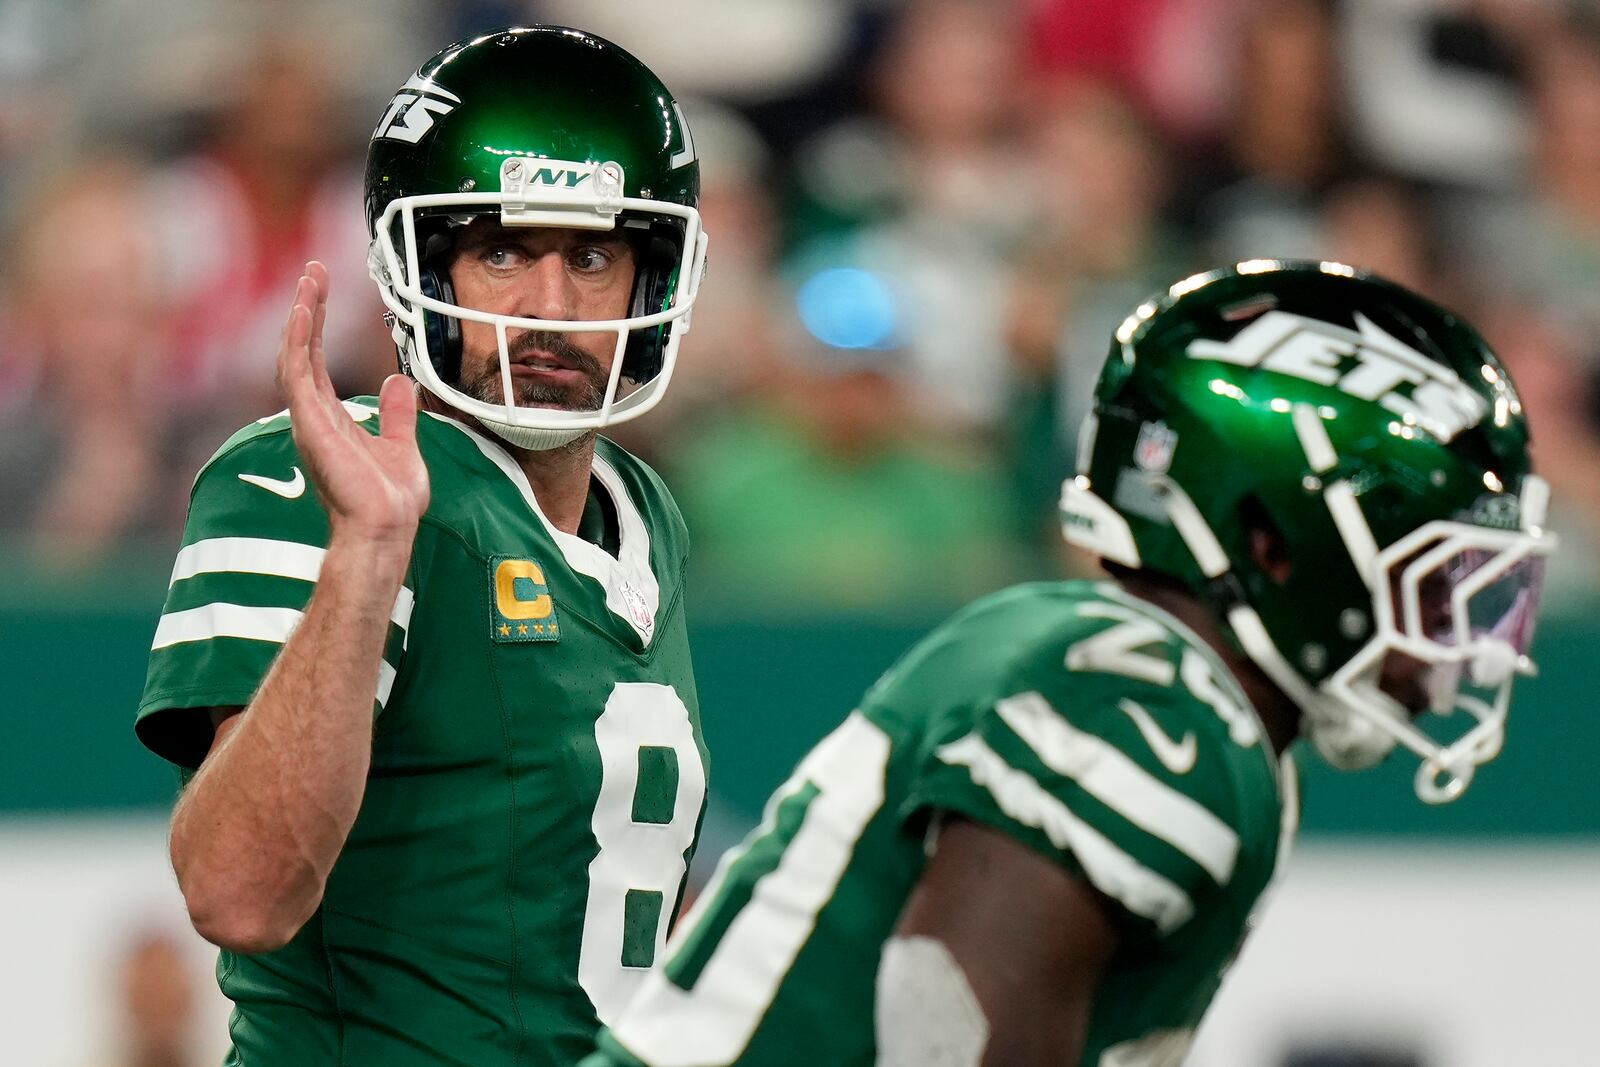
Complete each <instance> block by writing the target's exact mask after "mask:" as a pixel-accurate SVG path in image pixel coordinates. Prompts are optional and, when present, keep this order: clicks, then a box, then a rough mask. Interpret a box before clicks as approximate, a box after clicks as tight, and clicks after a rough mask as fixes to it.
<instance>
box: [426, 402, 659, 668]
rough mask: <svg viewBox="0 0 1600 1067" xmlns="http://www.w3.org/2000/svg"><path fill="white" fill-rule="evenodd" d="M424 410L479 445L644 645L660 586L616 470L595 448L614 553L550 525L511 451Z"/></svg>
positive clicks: (651, 632) (639, 519)
mask: <svg viewBox="0 0 1600 1067" xmlns="http://www.w3.org/2000/svg"><path fill="white" fill-rule="evenodd" d="M423 414H424V415H427V416H429V417H430V418H434V419H437V420H438V421H440V422H442V423H446V424H448V425H449V426H451V427H453V428H455V429H457V430H459V431H460V432H461V433H463V434H465V435H466V436H467V438H468V439H469V440H471V441H472V443H473V444H475V445H477V446H478V451H480V452H482V453H483V455H484V458H486V459H487V460H489V462H491V463H493V464H494V465H495V466H496V467H499V468H500V471H501V473H503V474H504V475H505V476H506V478H508V479H509V480H510V481H511V484H512V485H514V486H516V487H517V491H518V492H519V493H521V494H522V499H523V501H524V503H526V504H527V505H528V510H529V511H531V512H533V515H534V517H535V518H537V519H538V520H539V522H540V523H541V524H542V525H543V526H544V528H545V531H546V532H547V533H548V534H549V535H550V539H551V540H552V541H554V542H555V544H556V547H557V548H559V549H560V550H561V555H562V556H563V557H565V559H566V561H567V565H568V566H570V567H571V568H572V569H573V570H575V571H577V572H578V573H579V574H584V575H587V576H589V577H590V578H593V579H594V580H595V581H596V582H598V583H599V584H600V587H601V588H602V589H604V590H605V594H606V607H607V608H609V609H610V610H611V613H612V614H613V615H615V616H616V617H617V618H619V619H621V620H622V621H623V622H625V623H627V624H628V626H629V627H630V628H631V629H632V630H633V632H634V633H635V634H637V635H638V636H639V640H640V642H641V643H642V644H643V645H644V646H645V647H646V648H648V647H649V646H650V640H651V638H653V637H654V636H655V628H656V615H657V613H658V612H659V611H660V608H661V585H660V583H659V582H657V581H656V575H655V571H654V570H652V569H651V566H650V530H649V527H647V526H646V525H645V521H644V516H642V515H640V514H639V509H638V507H637V506H635V504H634V502H633V498H632V497H631V496H629V495H628V487H627V485H626V484H625V483H624V482H623V480H622V476H621V475H619V474H618V473H617V471H616V469H615V468H613V467H612V466H611V464H610V463H608V462H606V460H605V458H604V457H603V456H601V455H600V454H599V453H598V452H597V453H595V456H594V466H593V474H594V478H595V480H596V481H597V482H599V483H600V485H601V487H602V488H603V489H604V490H605V492H606V493H608V494H609V495H610V496H611V499H612V502H613V503H615V505H616V508H617V526H618V530H619V533H620V539H619V540H620V543H619V545H618V551H617V555H616V556H612V555H611V553H609V552H607V551H606V550H605V549H603V548H601V547H600V546H599V545H596V544H593V543H591V542H589V541H585V540H584V539H583V538H581V537H579V536H577V535H576V534H569V533H567V532H566V531H565V530H560V529H557V528H556V527H555V526H554V525H552V524H551V522H550V520H549V519H548V518H546V517H545V514H544V512H543V511H542V510H540V508H539V501H538V499H537V498H536V497H535V496H534V493H533V486H532V485H531V484H529V482H528V476H527V475H526V474H524V473H523V470H522V468H521V467H519V466H518V465H517V461H516V460H515V459H513V458H512V457H511V454H510V453H509V452H507V451H506V450H505V449H504V448H502V447H501V446H500V445H499V444H498V443H496V442H494V441H491V440H490V439H489V438H487V437H485V436H484V435H483V434H481V433H478V432H477V431H476V430H473V429H472V428H471V427H468V426H466V425H463V424H462V423H460V422H458V421H457V420H455V419H452V418H450V417H449V416H448V415H441V414H439V413H438V412H434V411H426V410H424V411H423Z"/></svg>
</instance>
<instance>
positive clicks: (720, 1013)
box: [583, 582, 1295, 1067]
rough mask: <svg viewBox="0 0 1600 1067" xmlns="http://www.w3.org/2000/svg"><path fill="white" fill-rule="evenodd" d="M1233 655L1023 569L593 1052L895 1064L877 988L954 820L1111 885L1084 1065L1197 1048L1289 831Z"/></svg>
mask: <svg viewBox="0 0 1600 1067" xmlns="http://www.w3.org/2000/svg"><path fill="white" fill-rule="evenodd" d="M1280 773H1284V772H1280V770H1279V768H1278V765H1277V760H1276V759H1275V758H1274V757H1273V754H1272V751H1271V748H1270V745H1269V744H1268V742H1267V741H1266V740H1265V738H1264V736H1263V731H1262V728H1261V725H1260V723H1259V720H1258V719H1257V717H1256V715H1255V712H1254V710H1253V709H1252V708H1251V707H1250V705H1249V703H1248V702H1247V701H1246V699H1245V696H1244V694H1243V692H1242V691H1241V690H1240V688H1239V686H1238V684H1237V682H1236V681H1235V679H1233V678H1232V677H1231V676H1230V675H1229V673H1228V672H1227V670H1226V669H1225V668H1224V666H1223V665H1222V663H1221V661H1220V660H1219V659H1218V658H1217V656H1216V655H1215V654H1214V653H1213V652H1212V650H1211V649H1210V648H1209V647H1207V646H1206V645H1205V644H1204V643H1203V642H1202V641H1201V640H1200V639H1199V638H1197V637H1196V636H1194V634H1193V633H1192V632H1190V631H1188V630H1187V629H1185V628H1184V626H1183V625H1182V624H1181V623H1179V622H1178V621H1177V620H1175V619H1173V618H1172V617H1171V616H1169V615H1167V614H1165V613H1164V612H1161V611H1160V610H1158V609H1156V608H1154V607H1152V606H1150V605H1148V604H1146V603H1144V602H1142V601H1139V600H1136V599H1134V598H1133V597H1131V596H1128V595H1126V594H1124V593H1122V592H1121V591H1119V590H1118V589H1117V588H1116V587H1114V586H1112V585H1108V584H1094V583H1088V582H1061V583H1051V584H1037V585H1025V586H1018V587H1015V588H1013V589H1010V590H1007V591H1005V592H1002V593H998V594H996V595H994V596H991V597H988V598H986V599H984V600H981V601H979V602H977V603H976V604H973V605H971V606H970V607H968V608H967V609H965V610H964V611H962V612H961V613H959V614H957V615H956V616H955V617H954V618H953V619H951V620H950V621H949V622H947V623H945V624H944V625H943V626H941V627H939V628H938V629H937V630H935V631H934V632H933V633H932V634H931V635H929V636H928V637H927V638H926V639H924V640H923V641H921V642H920V643H919V644H918V645H917V646H916V647H915V648H914V649H913V650H912V651H911V652H910V653H908V654H907V655H906V656H905V657H904V658H903V659H902V660H901V662H900V663H898V664H897V665H896V666H895V667H894V668H892V669H891V670H890V671H889V672H888V673H887V674H886V675H885V676H884V677H883V679H882V680H881V681H880V682H879V683H878V684H877V685H876V686H875V687H874V688H873V689H872V690H871V692H870V693H868V695H867V696H866V698H865V700H864V701H863V703H862V705H861V707H860V709H859V710H857V711H856V712H854V713H852V714H851V715H850V716H849V718H847V719H846V720H845V722H844V724H843V725H842V726H840V727H839V728H838V729H837V730H835V731H834V732H833V733H832V734H831V735H830V736H829V737H828V738H827V739H825V740H824V741H823V742H822V743H821V744H820V745H819V746H818V747H817V748H816V749H814V750H813V751H812V752H811V754H810V755H808V756H807V757H806V758H805V760H804V761H803V762H802V763H801V764H800V766H799V768H798V769H797V770H796V771H795V773H794V775H793V777H791V778H790V780H789V781H788V782H787V783H786V784H785V785H783V786H782V787H781V788H780V789H779V790H778V791H777V793H776V794H775V795H774V796H773V797H772V799H771V801H770V802H769V803H768V806H767V810H766V815H765V818H764V819H763V821H762V824H761V826H760V827H758V828H757V829H756V830H755V832H754V833H753V834H752V835H751V837H750V839H749V840H748V841H746V842H745V843H744V844H743V845H741V846H740V847H739V848H737V849H735V850H733V851H732V852H730V853H729V854H728V855H727V856H726V857H724V858H723V860H722V863H721V865H720V866H719V868H718V871H717V874H716V877H715V879H714V881H713V883H712V885H711V886H710V887H708V888H707V890H706V893H705V894H704V896H703V897H702V898H701V901H700V902H699V903H697V904H696V906H695V908H694V910H693V912H692V913H691V914H690V916H689V917H688V918H687V919H686V920H685V921H684V924H683V927H682V929H681V930H680V931H679V932H678V933H676V934H674V937H673V940H672V942H671V944H670V945H669V948H668V958H667V961H666V963H665V964H664V966H663V967H662V969H661V970H659V971H657V972H656V973H654V974H653V975H651V976H650V977H649V978H648V979H646V981H645V983H644V985H643V988H642V989H641V990H640V993H639V995H638V997H637V999H635V1000H634V1001H633V1002H632V1003H631V1004H630V1005H629V1007H628V1009H627V1010H626V1011H625V1012H624V1013H623V1016H622V1018H621V1020H620V1021H618V1022H616V1023H613V1024H611V1028H610V1029H609V1030H607V1031H605V1032H603V1033H602V1034H601V1038H600V1043H599V1049H600V1051H598V1052H596V1053H595V1054H594V1055H593V1056H592V1057H590V1058H589V1059H586V1060H585V1061H584V1062H583V1067H619V1065H627V1067H637V1065H640V1064H647V1065H649V1067H710V1065H717V1067H721V1065H726V1064H735V1063H737V1064H761V1065H778V1064H795V1065H805V1067H815V1065H816V1064H828V1065H829V1067H851V1065H870V1064H872V1063H873V1062H874V1057H875V1049H874V1033H873V1002H874V981H875V979H876V975H877V970H878V963H879V958H880V955H881V952H882V946H883V944H884V942H885V940H886V939H887V938H888V937H889V936H890V935H891V933H892V932H893V930H894V928H895V926H896V924H897V921H898V919H899V916H900V912H901V909H902V907H903V906H904V904H905V901H906V899H907V897H908V896H909V895H910V893H911V890H912V889H913V888H914V886H915V885H916V883H917V880H918V878H919V876H920V875H921V872H922V870H923V867H924V865H925V863H926V851H925V841H926V839H927V835H928V832H929V828H930V826H931V825H932V823H933V820H934V819H935V818H936V817H937V816H939V815H940V814H941V813H947V814H949V815H954V816H960V817H962V818H967V819H973V820H977V821H978V822H981V823H984V824H987V825H989V826H993V827H997V828H999V829H1000V830H1002V831H1003V832H1005V833H1007V834H1010V835H1012V836H1013V837H1014V838H1016V839H1017V840H1018V841H1021V842H1023V843H1024V844H1025V845H1027V846H1028V847H1030V848H1033V849H1036V850H1038V851H1039V852H1040V853H1042V854H1043V855H1045V856H1047V857H1049V858H1050V859H1051V860H1053V861H1055V862H1057V863H1059V864H1060V865H1061V866H1062V867H1064V868H1066V869H1067V870H1068V871H1071V872H1072V873H1073V874H1074V875H1076V876H1078V877H1081V878H1083V879H1085V880H1086V881H1088V882H1089V883H1090V884H1092V885H1093V886H1095V887H1096V888H1097V889H1098V890H1099V891H1100V892H1101V893H1102V894H1104V896H1105V897H1106V899H1107V900H1109V901H1110V902H1111V904H1112V906H1113V911H1114V914H1115V918H1116V922H1117V924H1118V926H1119V929H1120V933H1121V941H1120V945H1119V947H1118V949H1117V952H1116V953H1115V956H1114V958H1113V959H1112V961H1111V963H1110V965H1109V968H1108V970H1107V972H1106V974H1105V977H1104V978H1103V980H1102V982H1101V984H1100V987H1099V990H1098V993H1097V995H1096V998H1095V1005H1094V1008H1093V1012H1092V1017H1091V1020H1090V1024H1089V1034H1088V1043H1087V1048H1086V1051H1085V1054H1084V1056H1083V1058H1082V1060H1081V1061H1080V1063H1081V1064H1083V1065H1085V1067H1090V1065H1092V1067H1154V1065H1167V1064H1176V1063H1177V1062H1179V1061H1180V1059H1181V1058H1182V1056H1183V1053H1184V1050H1185V1049H1186V1048H1187V1047H1188V1045H1189V1042H1190V1040H1191V1037H1192V1034H1193V1031H1194V1028H1195V1026H1196V1024H1197V1023H1198V1022H1199V1020H1200V1017H1201V1015H1202V1013H1203V1012H1204V1011H1205V1008H1206V1005H1207V1004H1208V1003H1209V1002H1210V1000H1211V998H1212V996H1213V994H1214V993H1215V992H1216V990H1217V986H1218V984H1219V982H1220V981H1221V977H1222V973H1223V971H1224V970H1225V969H1226V968H1227V966H1228V964H1229V963H1230V961H1231V960H1232V959H1233V958H1234V955H1235V953H1236V952H1237V950H1238V948H1239V946H1240V944H1241V942H1242V940H1243V937H1244V934H1245V931H1246V928H1247V921H1248V918H1249V916H1250V913H1251V910H1252V909H1253V908H1254V907H1255V905H1256V901H1257V898H1258V897H1259V896H1260V895H1261V893H1262V891H1263V889H1264V888H1265V887H1266V885H1267V884H1268V882H1269V880H1270V879H1271V877H1272V873H1273V870H1274V868H1275V866H1276V863H1277V860H1278V857H1279V854H1280V851H1281V850H1282V849H1283V848H1284V847H1285V842H1286V840H1287V836H1288V834H1289V833H1291V832H1292V826H1293V818H1292V814H1291V815H1287V816H1286V814H1285V813H1286V812H1287V813H1292V812H1294V811H1295V805H1294V803H1293V800H1292V794H1293V789H1292V785H1289V784H1286V783H1280V781H1279V774H1280Z"/></svg>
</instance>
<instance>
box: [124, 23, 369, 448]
mask: <svg viewBox="0 0 1600 1067" xmlns="http://www.w3.org/2000/svg"><path fill="white" fill-rule="evenodd" d="M331 61H332V57H330V56H329V55H327V53H326V52H324V51H323V50H322V49H320V48H317V47H311V46H308V42H307V41H306V40H305V39H304V38H303V37H301V36H298V35H296V36H284V37H269V38H266V39H264V40H262V41H261V42H260V44H259V47H258V49H257V50H256V52H255V53H254V54H253V56H251V57H250V58H249V59H248V61H247V62H246V63H245V65H244V66H243V68H242V69H240V70H239V71H237V72H236V74H235V75H234V77H233V79H232V82H231V84H232V85H233V86H234V87H235V89H236V92H235V93H234V94H233V95H232V96H231V97H226V96H225V97H224V98H223V103H222V106H221V108H220V109H219V110H218V112H217V113H216V114H215V116H213V119H212V124H211V126H210V130H209V132H208V134H207V136H206V137H205V139H204V140H203V142H202V144H201V146H200V147H199V148H198V149H197V150H195V151H194V152H191V153H189V154H187V155H185V156H183V157H182V158H180V159H177V160H175V161H174V162H172V163H170V164H168V165H166V166H165V167H162V168H161V169H160V170H159V171H158V173H157V174H156V176H155V178H154V181H153V183H152V185H153V206H154V220H153V221H154V226H155V232H156V239H157V241H158V242H159V246H160V249H161V267H162V269H161V274H160V277H161V280H162V282H163V283H164V285H165V286H166V289H167V293H166V296H167V299H168V301H169V302H170V304H171V309H172V310H171V319H170V322H169V326H170V338H169V342H168V344H169V348H168V355H169V359H170V362H169V366H168V373H167V376H166V380H165V382H164V385H165V387H166V392H167V397H166V399H167V402H168V404H169V405H170V406H171V408H172V410H173V413H174V417H175V418H176V419H177V421H178V423H179V426H180V427H181V430H182V436H183V441H182V442H181V443H180V449H181V451H183V452H186V453H187V454H188V457H189V459H188V462H189V469H191V470H192V469H194V468H197V467H198V466H199V464H200V463H201V462H203V461H204V459H205V458H206V457H207V456H208V455H210V453H211V451H212V450H213V449H215V448H216V446H217V444H218V442H220V441H222V440H224V439H225V438H226V437H227V436H228V435H229V434H230V433H232V432H233V431H234V430H235V429H237V428H238V427H239V426H240V425H242V424H244V423H245V422H248V421H249V420H251V419H254V418H259V417H260V416H262V415H266V414H270V413H272V412H274V411H276V410H278V409H279V408H280V407H281V406H282V405H281V403H280V401H279V398H278V395H277V390H276V386H275V383H274V354H275V353H276V351H277V345H278V335H279V332H280V330H281V327H282V320H283V308H284V306H285V305H286V302H287V301H288V300H289V298H290V296H291V295H292V289H293V285H294V280H295V278H297V277H298V276H299V274H300V271H301V270H302V268H303V266H304V264H305V263H306V261H307V260H310V259H320V260H322V261H323V262H324V263H326V264H327V265H328V270H329V273H330V275H331V279H332V290H333V296H332V298H331V300H330V301H329V305H328V321H327V326H326V329H325V335H324V336H325V337H326V343H327V350H328V356H329V363H330V370H331V371H332V373H333V375H334V380H335V382H336V384H337V385H338V386H339V387H340V388H341V390H343V391H344V392H346V393H355V392H371V391H374V390H375V389H376V386H377V383H378V382H379V381H381V378H382V375H383V374H384V373H386V372H387V371H388V370H389V369H390V368H391V367H392V365H393V353H392V349H391V348H390V346H389V342H388V338H387V334H386V332H385V331H384V330H383V328H382V323H381V311H382V309H381V307H380V305H379V304H378V300H377V297H376V295H375V293H374V291H373V287H372V285H371V284H370V283H369V282H368V281H367V273H366V250H367V240H368V239H367V233H366V228H365V225H364V223H363V221H362V215H361V208H360V204H361V182H360V175H359V173H357V172H356V170H355V169H354V168H353V166H352V164H351V162H350V161H351V160H352V159H353V158H354V157H356V156H357V155H359V153H360V151H361V149H362V147H363V146H362V144H360V143H359V142H358V141H357V140H355V139H350V140H348V141H347V140H346V139H345V138H344V136H343V134H342V131H343V125H344V124H343V123H342V122H340V121H339V120H338V119H337V116H338V115H339V113H340V112H339V104H340V103H341V101H340V99H339V98H338V95H337V94H336V93H335V91H334V88H333V82H332V81H331V78H330V72H329V69H330V64H331ZM330 117H332V118H333V121H330Z"/></svg>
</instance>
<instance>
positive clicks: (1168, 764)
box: [1117, 700, 1199, 774]
mask: <svg viewBox="0 0 1600 1067" xmlns="http://www.w3.org/2000/svg"><path fill="white" fill-rule="evenodd" d="M1117 707H1118V708H1120V709H1122V712H1123V714H1125V715H1127V716H1128V718H1130V719H1132V720H1133V725H1135V726H1137V727H1138V728H1139V732H1140V733H1141V734H1143V735H1144V739H1145V743H1146V744H1148V745H1149V746H1150V751H1152V752H1154V753H1155V754H1156V759H1158V760H1160V761H1161V765H1162V766H1163V767H1165V768H1166V769H1167V770H1169V771H1171V772H1172V773H1173V774H1188V773H1189V772H1190V771H1192V770H1194V761H1195V757H1196V756H1197V755H1199V745H1198V744H1196V742H1195V739H1194V733H1193V732H1192V731H1191V732H1188V733H1185V734H1184V735H1183V740H1182V741H1174V740H1173V739H1172V738H1170V737H1168V736H1167V735H1166V733H1165V732H1164V731H1163V730H1162V729H1161V727H1159V726H1157V725H1156V720H1155V719H1154V718H1152V717H1151V715H1150V713H1149V712H1148V711H1146V710H1145V709H1144V708H1143V707H1141V706H1139V705H1138V704H1135V703H1134V702H1133V701H1131V700H1119V701H1118V702H1117Z"/></svg>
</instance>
